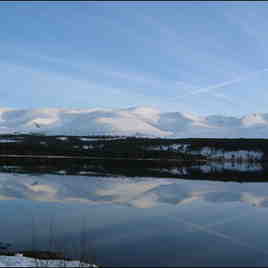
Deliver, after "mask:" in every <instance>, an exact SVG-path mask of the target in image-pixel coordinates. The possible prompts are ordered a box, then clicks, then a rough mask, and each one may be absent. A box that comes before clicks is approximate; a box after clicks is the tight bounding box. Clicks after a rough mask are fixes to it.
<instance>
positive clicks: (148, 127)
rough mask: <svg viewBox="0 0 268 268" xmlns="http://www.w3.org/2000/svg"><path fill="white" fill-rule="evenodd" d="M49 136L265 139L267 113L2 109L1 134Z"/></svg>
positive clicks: (136, 109)
mask: <svg viewBox="0 0 268 268" xmlns="http://www.w3.org/2000/svg"><path fill="white" fill-rule="evenodd" d="M14 132H22V133H25V132H26V133H29V132H33V133H40V132H41V133H44V134H47V135H56V134H59V135H61V134H65V135H92V134H93V135H94V134H103V133H105V134H115V135H116V134H117V135H118V134H120V135H137V134H140V135H153V136H160V137H178V138H190V137H192V138H198V137H200V138H240V137H243V138H266V137H268V113H267V114H261V113H255V114H250V115H246V116H243V117H241V118H236V117H230V116H229V117H228V116H222V115H211V116H207V117H204V116H197V115H193V114H190V113H180V112H169V113H161V112H160V111H159V110H157V109H155V108H152V107H133V108H127V109H53V108H47V109H31V110H30V109H29V110H26V109H8V108H0V133H14Z"/></svg>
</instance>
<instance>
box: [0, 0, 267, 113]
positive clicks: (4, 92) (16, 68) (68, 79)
mask: <svg viewBox="0 0 268 268" xmlns="http://www.w3.org/2000/svg"><path fill="white" fill-rule="evenodd" d="M267 16H268V2H243V1H238V2H229V1H226V2H219V1H215V2H213V1H208V2H206V1H202V2H197V1H191V2H183V1H180V2H168V1H163V2H161V1H156V2H130V1H126V2H121V1H120V2H110V1H109V2H108V1H107V2H105V1H102V2H98V1H92V2H90V1H89V2H83V1H81V2H79V1H73V2H64V1H61V2H30V1H29V2H27V1H25V2H3V1H1V3H0V33H1V34H0V81H1V87H0V107H10V108H20V109H22V108H23V109H25V108H27V109H28V108H46V107H51V108H52V107H53V108H54V107H55V108H79V109H80V108H81V109H85V108H128V107H134V106H152V107H155V108H158V109H160V110H161V111H163V112H169V111H180V112H191V113H194V114H200V115H211V114H221V115H233V116H242V115H245V114H249V113H255V112H261V113H267V112H268V105H267V104H268V34H267V29H268V20H267Z"/></svg>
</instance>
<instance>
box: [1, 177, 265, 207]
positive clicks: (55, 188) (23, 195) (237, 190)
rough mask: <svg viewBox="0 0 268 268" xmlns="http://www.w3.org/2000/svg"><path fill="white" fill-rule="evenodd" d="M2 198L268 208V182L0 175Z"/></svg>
mask: <svg viewBox="0 0 268 268" xmlns="http://www.w3.org/2000/svg"><path fill="white" fill-rule="evenodd" d="M0 199H1V200H13V199H27V200H36V201H50V202H83V203H85V204H89V205H100V204H120V205H127V206H134V207H137V208H150V207H155V206H159V205H161V204H162V205H163V204H166V205H172V206H175V205H176V206H181V205H187V204H189V203H193V202H208V203H211V204H213V203H227V202H240V203H245V204H248V205H253V206H258V207H268V188H267V184H266V183H243V184H241V183H235V182H230V183H223V182H211V181H198V180H197V181H190V180H176V181H174V179H157V178H135V179H134V178H127V177H125V178H122V177H110V178H107V177H90V178H88V177H85V176H64V177H63V176H60V175H44V176H31V175H17V174H4V173H0Z"/></svg>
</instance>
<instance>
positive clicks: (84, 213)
mask: <svg viewBox="0 0 268 268" xmlns="http://www.w3.org/2000/svg"><path fill="white" fill-rule="evenodd" d="M0 199H1V202H0V211H1V219H2V220H1V221H0V228H1V238H0V240H1V242H5V243H7V242H8V243H11V244H12V245H13V248H14V249H18V250H22V249H31V248H32V247H35V248H36V249H43V250H44V249H49V247H50V246H51V245H53V247H55V248H56V247H58V248H63V249H64V250H65V252H67V254H69V255H75V254H78V253H75V250H74V248H78V245H79V244H80V245H81V243H82V240H86V242H87V246H88V247H89V248H90V252H91V255H92V258H95V259H96V261H97V263H98V264H100V265H104V266H105V265H109V266H139V265H140V266H221V265H222V266H228V265H231V266H243V267H245V266H267V265H268V239H267V237H268V232H267V226H268V184H267V183H265V182H258V183H238V182H220V181H206V180H202V181H199V180H193V181H191V180H183V179H178V178H176V179H172V178H169V179H165V178H161V179H159V178H149V177H147V178H145V177H144V178H143V177H139V178H137V177H135V178H133V177H132V178H130V177H94V176H91V177H89V176H75V175H53V174H43V175H34V174H18V173H0Z"/></svg>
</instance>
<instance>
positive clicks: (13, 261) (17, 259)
mask: <svg viewBox="0 0 268 268" xmlns="http://www.w3.org/2000/svg"><path fill="white" fill-rule="evenodd" d="M0 267H92V268H93V267H94V268H97V267H98V266H97V265H94V264H87V263H81V262H80V261H65V260H40V259H33V258H28V257H24V256H21V254H17V255H16V256H0Z"/></svg>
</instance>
